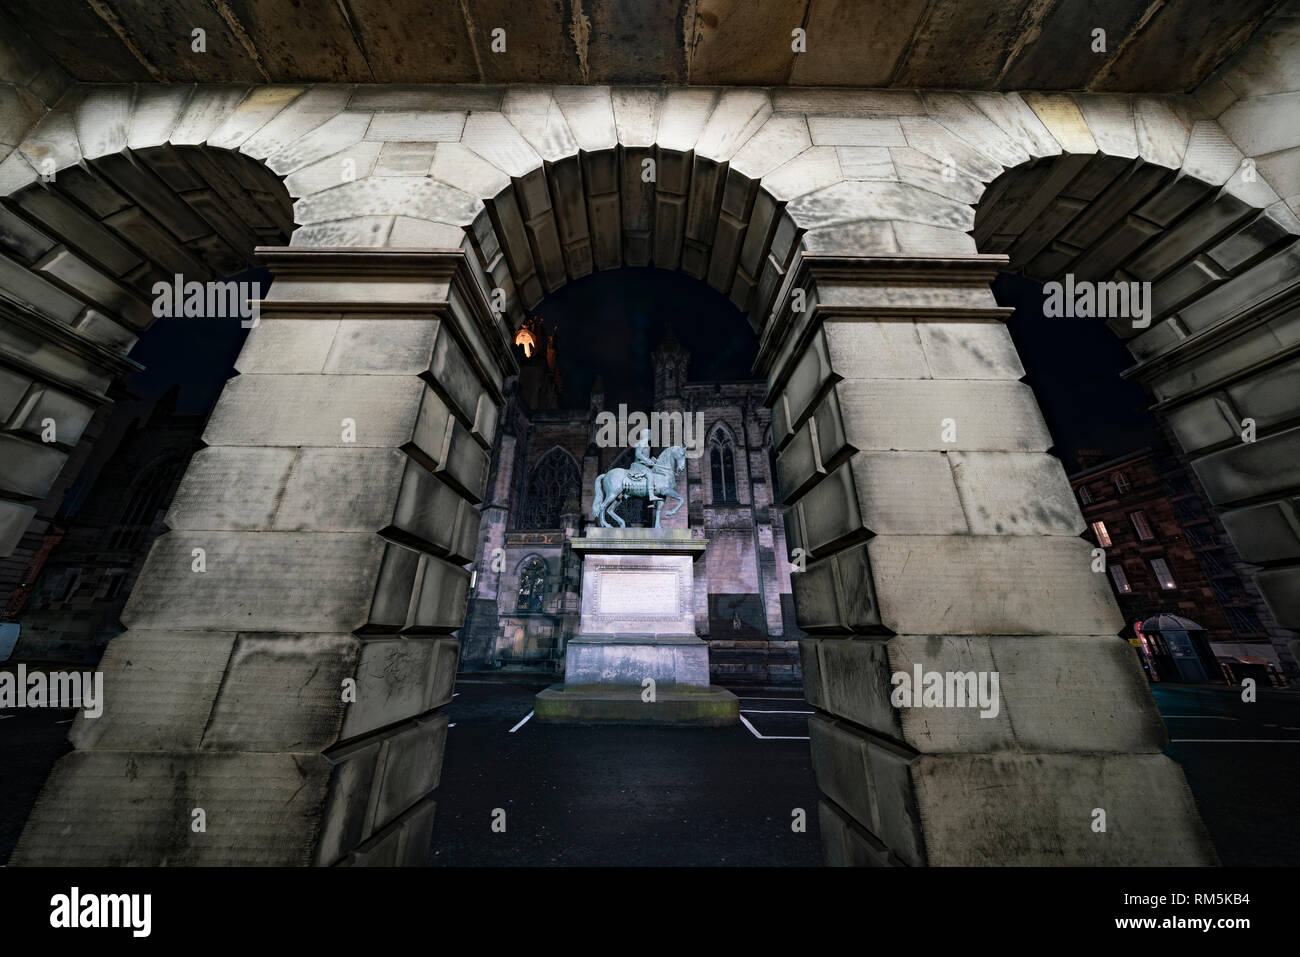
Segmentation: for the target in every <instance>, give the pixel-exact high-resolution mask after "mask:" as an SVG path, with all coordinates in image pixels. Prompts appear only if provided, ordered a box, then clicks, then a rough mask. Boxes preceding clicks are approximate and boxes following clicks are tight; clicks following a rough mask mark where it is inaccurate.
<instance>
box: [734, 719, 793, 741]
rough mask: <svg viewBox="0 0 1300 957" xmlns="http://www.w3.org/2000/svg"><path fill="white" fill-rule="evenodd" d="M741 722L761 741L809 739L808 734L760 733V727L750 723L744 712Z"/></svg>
mask: <svg viewBox="0 0 1300 957" xmlns="http://www.w3.org/2000/svg"><path fill="white" fill-rule="evenodd" d="M740 723H741V724H743V725H744V726H745V727H747V728H748V729H749V731H750V733H751V734H753V736H754V737H756V738H758V740H760V741H807V740H808V735H806V734H759V733H758V729H757V728H756V727H754V726H753V725H752V724H750V723H749V719H748V718H746V717H745V716H744V715H743V714H742V715H740Z"/></svg>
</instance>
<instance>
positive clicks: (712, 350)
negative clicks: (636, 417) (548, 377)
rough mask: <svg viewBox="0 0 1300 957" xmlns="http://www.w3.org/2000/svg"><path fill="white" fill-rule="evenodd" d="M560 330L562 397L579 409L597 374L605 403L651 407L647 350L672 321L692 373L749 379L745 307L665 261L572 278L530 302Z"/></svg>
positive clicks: (750, 335) (751, 341)
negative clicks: (660, 265)
mask: <svg viewBox="0 0 1300 957" xmlns="http://www.w3.org/2000/svg"><path fill="white" fill-rule="evenodd" d="M535 312H536V313H537V315H538V316H540V317H541V318H542V319H544V320H546V327H547V330H548V331H549V330H550V329H551V327H552V324H553V323H554V324H556V325H557V326H558V329H559V333H560V340H559V342H560V349H559V353H560V377H561V379H562V380H563V382H564V396H563V405H564V406H566V407H568V408H573V409H585V408H586V407H587V397H588V396H589V395H590V393H591V384H592V381H593V380H594V379H595V378H596V375H597V374H600V375H602V376H604V379H605V401H606V403H607V404H610V405H612V404H615V403H618V402H626V403H627V404H628V406H629V407H631V408H634V409H635V408H640V409H644V410H647V411H649V410H650V402H651V399H652V392H653V390H654V372H653V368H652V365H651V360H650V353H651V352H653V351H654V350H655V349H656V348H657V347H658V346H659V343H660V342H661V341H662V340H663V337H664V332H665V330H666V329H667V327H668V323H669V322H671V323H672V325H673V330H674V331H675V332H676V333H677V339H678V341H679V342H681V344H682V346H683V347H685V348H686V349H687V351H689V352H690V353H691V366H690V377H691V378H692V379H696V380H701V381H707V380H712V379H753V378H756V377H755V375H754V373H753V371H752V370H753V365H754V359H755V358H757V356H758V336H757V335H756V334H755V333H754V330H753V329H751V328H750V325H749V320H748V318H746V316H745V314H744V313H742V312H741V311H740V310H739V309H737V308H736V307H735V306H733V305H732V304H731V300H730V299H728V298H727V297H726V296H724V295H723V294H722V293H720V292H715V291H714V290H713V289H712V288H711V287H710V286H709V285H708V284H707V283H705V282H703V281H701V280H698V279H692V278H691V277H690V276H687V275H685V274H684V273H679V272H675V271H669V270H663V269H650V268H647V269H630V268H629V269H617V270H611V271H609V272H601V273H596V274H594V275H591V276H587V277H586V278H584V279H580V280H578V281H576V282H571V283H569V284H568V285H566V286H564V287H563V288H562V289H560V290H558V291H557V292H555V293H553V294H552V295H550V296H547V297H546V298H545V299H544V300H542V302H541V304H540V305H539V306H538V308H537V309H536V310H535Z"/></svg>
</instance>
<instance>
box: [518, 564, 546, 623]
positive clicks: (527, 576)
mask: <svg viewBox="0 0 1300 957" xmlns="http://www.w3.org/2000/svg"><path fill="white" fill-rule="evenodd" d="M545 599H546V562H544V561H542V560H541V559H540V558H530V559H528V561H526V562H524V567H523V568H521V569H520V570H519V595H518V597H516V598H515V611H523V612H528V611H541V610H542V607H543V602H544V601H545Z"/></svg>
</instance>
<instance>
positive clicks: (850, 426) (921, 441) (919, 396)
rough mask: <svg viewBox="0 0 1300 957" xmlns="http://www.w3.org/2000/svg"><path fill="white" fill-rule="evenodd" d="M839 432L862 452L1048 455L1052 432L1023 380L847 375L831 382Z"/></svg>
mask: <svg viewBox="0 0 1300 957" xmlns="http://www.w3.org/2000/svg"><path fill="white" fill-rule="evenodd" d="M835 392H836V394H837V398H838V400H839V408H840V414H841V416H842V419H843V422H844V434H845V437H846V439H847V441H848V442H849V444H851V445H852V446H853V447H854V448H857V449H860V450H863V451H866V450H876V449H880V450H887V449H899V450H933V451H939V452H942V451H949V450H962V451H986V450H987V451H1010V452H1046V451H1047V450H1048V449H1049V448H1050V447H1051V445H1052V437H1051V435H1050V434H1049V433H1048V431H1047V425H1046V424H1045V423H1044V422H1043V417H1042V414H1041V413H1040V412H1039V411H1038V405H1037V403H1036V402H1035V401H1034V393H1033V390H1032V389H1030V388H1029V386H1027V385H1025V384H1024V383H1023V382H1004V381H996V380H994V381H979V380H947V379H935V380H924V379H921V380H904V379H871V380H862V379H857V380H847V381H845V382H840V383H837V384H836V385H835Z"/></svg>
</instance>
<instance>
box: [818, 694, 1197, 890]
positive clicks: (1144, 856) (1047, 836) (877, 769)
mask: <svg viewBox="0 0 1300 957" xmlns="http://www.w3.org/2000/svg"><path fill="white" fill-rule="evenodd" d="M808 728H809V734H810V735H811V740H812V751H813V768H814V772H815V773H816V775H817V784H818V786H819V787H820V788H821V789H822V791H823V792H824V793H825V794H826V796H827V797H828V798H830V800H832V801H834V802H835V803H836V804H837V805H839V806H840V807H841V808H843V809H844V810H845V811H846V812H848V814H849V815H851V816H852V817H853V818H855V819H856V820H858V821H860V822H861V823H862V825H863V826H864V827H865V828H866V829H867V830H869V831H870V832H871V833H872V834H875V835H878V836H879V837H880V838H881V840H882V841H883V843H884V844H886V845H887V846H888V847H889V848H890V850H891V851H893V852H894V853H895V854H897V855H898V857H899V858H900V859H901V860H902V861H903V862H904V863H907V864H911V865H921V864H929V865H932V866H945V865H946V866H979V865H986V864H988V863H990V862H993V861H996V862H997V863H999V864H1004V865H1011V866H1041V865H1051V864H1077V863H1083V862H1087V863H1089V864H1097V863H1104V864H1106V865H1113V866H1124V865H1128V866H1132V865H1137V864H1146V865H1150V864H1162V865H1181V866H1188V865H1200V866H1205V865H1211V864H1214V863H1216V859H1215V855H1214V850H1213V848H1212V846H1211V844H1210V841H1209V837H1208V835H1207V834H1206V832H1205V828H1204V826H1203V825H1202V824H1201V821H1200V818H1199V816H1198V815H1197V811H1196V805H1195V802H1194V801H1193V799H1192V795H1191V791H1190V790H1189V789H1188V787H1187V783H1186V781H1185V780H1184V778H1183V774H1182V770H1181V769H1180V768H1179V767H1178V765H1177V764H1175V763H1174V762H1173V761H1172V760H1171V759H1169V758H1167V757H1165V756H1164V755H1162V754H1109V755H1107V754H1078V753H1070V754H1025V753H1016V752H1005V753H999V754H974V755H969V754H924V755H915V754H913V753H911V752H909V751H906V750H904V749H901V748H896V747H894V746H892V745H890V744H889V743H888V742H886V741H884V740H882V739H879V738H876V737H875V736H873V735H870V734H868V733H866V732H863V731H861V730H860V729H857V728H855V727H853V726H852V725H849V724H847V723H846V722H842V721H832V720H828V719H825V718H822V717H820V716H818V717H814V718H811V719H809V722H808ZM1096 809H1101V810H1103V811H1105V812H1106V830H1105V831H1094V830H1093V822H1094V821H1095V820H1097V817H1096V816H1095V811H1096Z"/></svg>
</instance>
